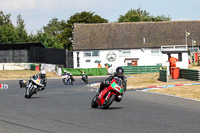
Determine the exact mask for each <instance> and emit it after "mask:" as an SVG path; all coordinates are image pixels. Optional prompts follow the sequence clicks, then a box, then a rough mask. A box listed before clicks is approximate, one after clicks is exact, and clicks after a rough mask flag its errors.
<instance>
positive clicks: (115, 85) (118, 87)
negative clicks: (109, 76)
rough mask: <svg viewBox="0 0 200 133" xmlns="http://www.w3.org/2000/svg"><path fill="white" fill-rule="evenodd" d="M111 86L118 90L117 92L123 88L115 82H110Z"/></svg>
mask: <svg viewBox="0 0 200 133" xmlns="http://www.w3.org/2000/svg"><path fill="white" fill-rule="evenodd" d="M111 87H112V88H113V89H115V90H116V91H118V92H119V93H122V92H123V88H121V87H120V86H119V85H117V84H116V83H115V82H113V83H112V84H111Z"/></svg>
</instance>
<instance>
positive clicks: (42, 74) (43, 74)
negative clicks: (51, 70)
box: [40, 70, 46, 78]
mask: <svg viewBox="0 0 200 133" xmlns="http://www.w3.org/2000/svg"><path fill="white" fill-rule="evenodd" d="M40 74H41V78H45V76H46V71H45V70H41V72H40Z"/></svg>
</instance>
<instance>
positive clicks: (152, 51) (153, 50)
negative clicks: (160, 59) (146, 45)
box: [151, 49, 161, 55]
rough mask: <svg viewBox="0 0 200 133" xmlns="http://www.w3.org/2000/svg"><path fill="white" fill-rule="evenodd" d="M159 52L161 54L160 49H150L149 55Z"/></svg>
mask: <svg viewBox="0 0 200 133" xmlns="http://www.w3.org/2000/svg"><path fill="white" fill-rule="evenodd" d="M160 54H161V51H160V49H152V50H151V55H160Z"/></svg>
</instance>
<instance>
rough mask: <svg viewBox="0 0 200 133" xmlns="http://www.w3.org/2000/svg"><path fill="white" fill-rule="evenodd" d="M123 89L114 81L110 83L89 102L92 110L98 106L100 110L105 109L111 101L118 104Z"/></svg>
mask: <svg viewBox="0 0 200 133" xmlns="http://www.w3.org/2000/svg"><path fill="white" fill-rule="evenodd" d="M123 92H124V89H123V88H122V87H120V86H119V85H117V83H116V81H115V79H113V80H112V81H111V84H110V85H109V86H108V87H105V88H104V89H103V90H102V91H101V92H100V93H99V95H96V96H95V97H94V98H93V99H92V102H91V106H92V108H97V107H98V106H100V107H102V109H107V108H108V107H109V106H110V105H111V104H112V102H113V101H117V102H120V101H121V98H120V97H122V95H123Z"/></svg>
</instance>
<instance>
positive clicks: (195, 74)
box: [179, 69, 200, 81]
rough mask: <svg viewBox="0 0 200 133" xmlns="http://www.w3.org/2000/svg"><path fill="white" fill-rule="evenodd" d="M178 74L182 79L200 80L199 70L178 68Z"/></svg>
mask: <svg viewBox="0 0 200 133" xmlns="http://www.w3.org/2000/svg"><path fill="white" fill-rule="evenodd" d="M179 76H180V78H184V79H189V80H194V81H200V70H192V69H180V72H179Z"/></svg>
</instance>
